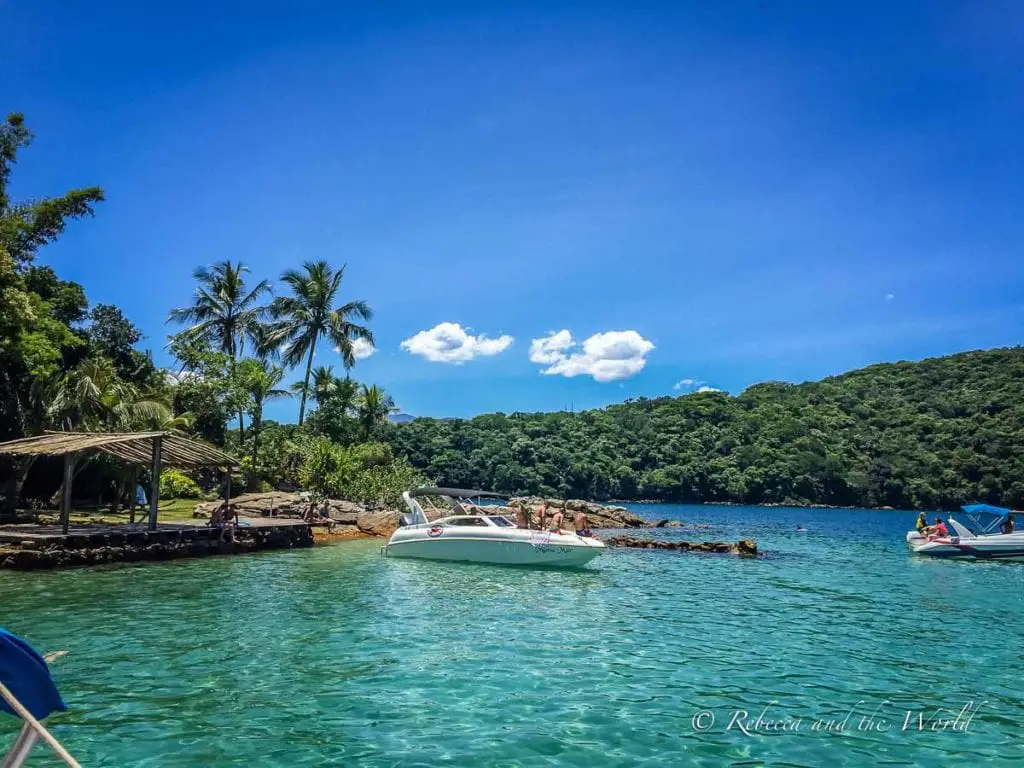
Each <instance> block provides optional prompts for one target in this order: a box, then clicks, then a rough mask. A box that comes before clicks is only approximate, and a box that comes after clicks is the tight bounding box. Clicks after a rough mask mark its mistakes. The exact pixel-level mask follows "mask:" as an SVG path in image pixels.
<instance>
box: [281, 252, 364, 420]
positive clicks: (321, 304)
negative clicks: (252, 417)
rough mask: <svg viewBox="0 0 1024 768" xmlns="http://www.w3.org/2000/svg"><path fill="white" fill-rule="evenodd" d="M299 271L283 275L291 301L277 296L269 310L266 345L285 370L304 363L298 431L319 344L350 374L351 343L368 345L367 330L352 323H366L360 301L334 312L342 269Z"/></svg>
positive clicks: (313, 265)
mask: <svg viewBox="0 0 1024 768" xmlns="http://www.w3.org/2000/svg"><path fill="white" fill-rule="evenodd" d="M302 268H303V271H302V272H299V271H297V270H288V271H287V272H285V273H284V274H283V275H282V276H281V281H282V282H283V283H284V284H285V285H286V286H287V288H288V290H289V291H290V292H291V295H290V296H278V297H277V298H276V299H274V302H273V304H271V313H272V314H273V316H274V319H275V320H276V322H275V324H274V326H273V330H272V332H271V334H270V343H271V344H272V345H273V346H275V347H278V348H279V349H280V350H281V359H282V360H283V361H284V364H285V365H287V366H288V367H289V368H294V367H295V366H297V365H298V364H299V363H301V362H302V360H303V358H306V375H305V376H304V377H303V380H302V389H301V390H300V393H301V401H300V403H299V426H301V425H302V421H303V419H304V418H305V416H306V399H307V398H308V397H309V395H310V394H311V391H310V387H309V378H310V375H311V373H312V370H313V355H314V354H315V353H316V345H317V342H318V341H319V340H320V338H321V337H325V336H326V337H327V338H328V339H329V340H330V341H331V342H332V343H333V344H334V345H335V346H337V347H338V351H339V352H341V359H342V362H343V363H344V365H345V368H351V367H352V366H353V365H355V362H356V360H355V354H354V351H353V348H352V342H354V341H356V340H357V339H363V340H364V341H368V342H370V343H371V344H372V343H373V334H372V333H371V332H370V329H369V328H367V327H366V326H364V325H359V324H358V323H356V322H354V320H363V321H368V320H370V319H371V318H372V317H373V312H372V311H371V310H370V307H369V305H368V304H367V303H366V302H365V301H350V302H348V303H347V304H341V305H340V306H335V302H336V301H337V299H338V291H339V289H340V288H341V279H342V277H343V276H344V274H345V267H344V266H343V267H342V268H341V269H338V270H335V269H333V268H332V267H331V266H330V265H329V264H328V263H327V262H326V261H315V262H313V261H311V262H306V263H305V264H303V265H302Z"/></svg>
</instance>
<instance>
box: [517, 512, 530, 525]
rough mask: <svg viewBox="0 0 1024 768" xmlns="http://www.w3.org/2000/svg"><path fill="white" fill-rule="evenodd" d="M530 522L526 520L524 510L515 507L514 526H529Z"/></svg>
mask: <svg viewBox="0 0 1024 768" xmlns="http://www.w3.org/2000/svg"><path fill="white" fill-rule="evenodd" d="M529 527H530V524H529V522H527V520H526V510H525V509H523V508H522V507H516V528H529Z"/></svg>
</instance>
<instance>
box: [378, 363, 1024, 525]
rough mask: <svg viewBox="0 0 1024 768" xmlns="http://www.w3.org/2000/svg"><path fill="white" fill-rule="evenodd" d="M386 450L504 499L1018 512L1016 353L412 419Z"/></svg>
mask: <svg viewBox="0 0 1024 768" xmlns="http://www.w3.org/2000/svg"><path fill="white" fill-rule="evenodd" d="M390 434H391V438H390V439H391V441H392V442H393V444H394V445H395V447H396V449H397V450H398V451H399V452H402V453H405V454H406V455H407V456H408V457H409V459H410V461H411V462H412V464H413V465H414V466H416V467H418V468H420V469H422V470H423V471H424V472H425V473H426V474H427V475H428V476H429V477H432V478H433V479H434V480H436V481H437V482H438V483H441V484H446V485H454V486H462V487H482V488H489V489H494V490H498V491H503V492H507V493H542V494H556V495H561V496H573V497H577V496H578V497H586V498H593V499H607V498H618V499H659V500H665V501H678V502H715V501H730V502H743V503H749V504H760V503H787V502H789V503H800V504H808V503H817V504H832V505H850V506H865V507H878V506H891V507H900V508H927V509H932V508H951V507H954V506H956V505H959V504H962V503H965V502H970V501H986V502H989V503H995V504H1003V505H1013V506H1017V507H1021V506H1024V348H1022V347H1014V348H1012V349H995V350H991V351H983V352H967V353H963V354H958V355H952V356H949V357H942V358H934V359H930V360H924V361H922V362H919V363H894V364H882V365H873V366H871V367H869V368H864V369H861V370H857V371H852V372H850V373H846V374H844V375H842V376H836V377H832V378H828V379H825V380H823V381H819V382H810V383H806V384H799V385H791V384H783V383H764V384H757V385H755V386H752V387H750V388H749V389H747V390H746V391H745V392H743V393H742V394H741V395H739V396H737V397H731V396H729V395H726V394H722V393H702V394H691V395H685V396H682V397H663V398H658V399H656V400H647V399H640V400H636V401H629V402H626V403H623V404H621V405H614V406H611V407H609V408H605V409H601V410H593V411H585V412H582V413H576V414H570V413H564V412H562V413H537V414H526V413H514V414H511V415H508V416H506V415H504V414H490V415H486V416H478V417H476V418H474V419H470V420H438V419H429V418H420V419H416V420H415V421H412V422H410V423H408V424H400V425H394V426H393V427H391V429H390Z"/></svg>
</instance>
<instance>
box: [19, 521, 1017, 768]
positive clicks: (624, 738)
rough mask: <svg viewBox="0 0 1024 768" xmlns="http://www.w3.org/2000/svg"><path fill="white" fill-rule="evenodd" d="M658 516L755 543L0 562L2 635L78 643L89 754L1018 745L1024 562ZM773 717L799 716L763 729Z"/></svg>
mask: <svg viewBox="0 0 1024 768" xmlns="http://www.w3.org/2000/svg"><path fill="white" fill-rule="evenodd" d="M652 516H658V517H676V518H680V519H684V520H688V521H698V522H706V523H710V524H712V525H713V526H715V529H714V530H713V531H711V532H710V536H712V537H714V538H726V539H734V538H739V537H740V536H752V537H754V538H757V539H758V540H759V543H760V544H761V546H762V548H763V549H766V550H768V551H769V556H768V557H765V558H762V559H758V560H740V559H736V558H732V557H718V556H703V555H680V554H673V553H664V552H650V551H645V550H614V551H610V552H609V553H608V554H607V555H606V556H604V557H603V558H601V559H600V560H598V561H597V562H596V563H595V565H594V566H593V567H591V568H588V569H585V570H579V571H564V572H559V571H548V570H529V569H505V568H493V567H487V566H474V565H458V564H442V563H429V562H417V561H408V560H406V561H403V560H393V559H391V560H388V559H384V558H382V557H380V555H379V552H378V549H379V543H377V542H367V541H356V542H345V543H341V544H338V545H334V546H330V547H323V548H318V549H315V550H312V551H293V552H280V553H264V554H259V555H251V556H245V557H238V558H213V559H207V560H193V561H180V562H172V563H166V564H158V565H144V566H126V567H120V568H110V569H95V570H77V571H65V572H55V573H33V574H20V573H19V574H16V573H10V572H7V573H0V624H2V625H5V626H7V627H8V628H9V629H11V630H12V631H15V632H18V633H20V634H23V635H25V636H26V637H28V638H29V639H31V640H32V641H33V642H34V643H35V644H36V645H37V646H38V647H40V648H43V649H45V650H55V649H64V650H68V651H69V652H70V653H69V655H68V656H66V657H64V658H62V659H60V660H59V661H57V662H56V663H55V665H54V669H55V674H56V676H57V679H58V681H59V683H60V685H61V687H62V690H63V691H64V693H65V696H66V698H67V700H68V704H69V706H70V707H71V712H69V713H67V714H64V715H59V716H55V717H54V718H53V719H52V722H53V724H54V727H55V730H56V732H57V733H58V735H59V737H60V738H62V739H63V740H64V741H65V742H66V743H67V744H68V746H69V747H70V748H71V750H72V752H73V753H75V754H76V755H78V756H80V759H81V760H82V762H83V764H85V765H90V766H99V765H105V766H127V765H138V766H145V765H153V766H210V765H252V764H258V765H300V766H301V765H330V764H336V765H353V764H361V765H380V766H391V765H403V766H404V765H424V766H434V765H438V764H442V763H452V764H458V765H486V766H491V765H493V766H513V765H528V766H544V765H560V766H561V765H568V766H575V765H579V766H588V768H592V767H593V766H596V765H600V766H616V765H622V766H626V765H634V764H638V763H643V764H645V765H655V766H656V765H665V766H675V765H707V766H720V765H787V766H815V767H817V766H823V765H829V766H832V765H837V766H844V765H850V766H853V765H886V764H888V765H920V766H944V765H949V764H951V763H960V764H981V763H982V762H985V763H986V764H990V765H993V764H994V765H999V764H1002V765H1019V764H1020V761H1021V759H1022V758H1024V751H1022V747H1021V739H1020V736H1021V729H1020V723H1021V722H1022V719H1024V704H1022V702H1021V698H1020V687H1019V686H1020V680H1021V676H1020V674H1019V670H1020V662H1019V658H1018V654H1019V641H1020V637H1021V635H1022V633H1024V632H1022V631H1024V611H1022V610H1021V608H1022V602H1021V601H1022V595H1024V589H1022V587H1024V567H1021V566H1017V565H1014V564H1009V563H1002V564H970V563H948V562H931V561H922V560H920V559H915V558H911V557H910V556H908V554H907V553H906V551H905V549H904V545H903V539H902V536H903V532H904V531H905V530H906V529H907V528H908V527H909V526H910V525H911V524H912V522H913V515H911V514H909V513H885V512H857V511H837V510H828V511H821V510H784V509H772V510H762V509H752V508H739V507H727V508H713V507H704V508H688V507H669V506H661V507H658V508H657V510H656V511H653V512H652ZM798 526H802V527H806V528H807V529H808V531H807V532H806V533H797V532H796V528H797V527H798ZM701 533H705V532H703V531H702V532H701ZM660 535H670V534H668V533H665V532H662V533H661V534H660ZM689 535H690V536H694V534H692V533H691V534H689ZM968 702H974V703H975V704H976V705H977V704H980V703H981V702H987V703H985V704H983V705H981V709H980V711H979V712H978V713H977V714H976V715H975V717H974V719H973V720H972V721H971V722H970V724H969V726H968V727H967V730H966V732H962V731H957V732H952V731H947V732H928V731H925V732H920V731H918V730H903V726H904V721H905V719H906V717H907V715H906V713H907V712H908V711H911V712H913V713H914V715H913V717H912V718H911V724H912V726H913V728H916V727H917V725H918V720H917V719H916V718H917V713H918V712H922V713H923V717H924V718H925V720H926V721H927V720H928V719H929V718H934V714H935V710H936V709H937V708H947V709H951V710H956V711H959V710H960V709H961V708H962V707H963V706H964V705H966V704H967V703H968ZM743 711H746V712H747V713H749V716H748V717H746V718H744V717H742V715H737V713H738V712H743ZM700 713H705V714H703V715H701V714H700ZM762 713H763V717H762V723H761V725H760V726H758V724H757V722H756V719H757V717H758V715H761V714H762ZM851 713H852V714H851ZM872 713H874V715H873V716H872ZM698 716H699V717H698ZM711 716H713V718H714V723H713V724H712V723H711ZM695 717H698V719H697V720H695ZM785 718H790V719H791V721H793V720H795V719H797V718H799V719H800V722H799V723H798V724H796V726H795V727H796V730H795V731H789V732H779V733H765V732H764V727H765V723H766V722H767V721H779V720H783V719H785ZM844 718H845V728H844V730H843V731H842V732H825V731H824V730H820V728H823V727H825V723H827V722H829V721H831V723H832V727H833V728H838V726H839V724H840V723H842V722H843V721H844ZM866 718H870V719H866ZM733 720H737V721H738V722H737V723H733V727H732V728H731V729H730V728H729V727H728V726H729V724H730V721H733ZM815 721H821V722H820V723H819V725H818V726H817V727H818V728H819V729H815ZM695 723H696V726H697V727H695ZM740 724H743V725H744V727H745V728H746V729H747V730H748V731H750V732H752V735H747V733H744V732H743V729H741V728H740ZM790 725H791V727H793V724H792V722H791V724H790ZM869 726H870V727H869ZM14 727H15V726H14V724H13V723H12V722H11V721H9V720H8V721H6V722H2V723H0V741H4V742H6V741H8V740H9V738H10V736H11V735H12V734H13V731H14ZM758 728H760V729H761V731H762V733H761V735H757V733H756V731H757V730H758Z"/></svg>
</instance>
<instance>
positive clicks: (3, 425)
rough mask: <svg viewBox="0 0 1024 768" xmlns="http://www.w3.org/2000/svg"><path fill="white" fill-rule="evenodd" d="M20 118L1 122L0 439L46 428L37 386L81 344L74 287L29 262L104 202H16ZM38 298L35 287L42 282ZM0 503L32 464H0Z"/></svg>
mask: <svg viewBox="0 0 1024 768" xmlns="http://www.w3.org/2000/svg"><path fill="white" fill-rule="evenodd" d="M32 138H33V137H32V134H31V132H30V131H29V130H28V127H27V126H26V125H25V121H24V118H23V117H22V115H20V114H17V113H14V114H10V115H8V116H7V119H6V120H5V121H4V122H3V123H0V440H8V439H12V438H17V437H23V436H25V435H32V434H37V433H38V431H40V430H42V429H44V428H46V426H48V424H47V423H46V418H45V413H46V408H45V404H44V403H42V402H40V400H39V397H40V395H41V394H43V392H44V389H45V387H44V386H43V384H44V383H45V382H48V381H50V380H51V379H52V378H53V377H55V376H58V375H59V374H60V373H61V372H62V371H63V370H64V369H65V367H66V366H67V365H68V364H69V362H73V360H74V355H75V354H77V353H78V351H79V350H80V349H81V347H82V346H83V344H82V340H81V337H80V336H79V335H78V334H77V333H75V331H74V329H73V328H71V327H70V324H71V323H73V322H76V321H77V320H78V319H80V318H81V316H83V315H84V312H85V307H86V304H85V295H84V293H83V292H82V290H81V287H80V286H78V285H77V284H75V283H70V282H67V281H60V280H57V279H56V276H55V275H54V274H53V271H52V270H48V269H47V268H36V267H34V266H33V264H32V261H33V259H34V258H35V255H36V252H37V251H38V250H39V248H41V247H42V246H44V245H46V244H48V243H51V242H53V241H54V240H56V239H57V238H58V237H59V236H60V235H61V233H62V232H63V231H64V229H65V228H66V226H67V224H68V222H70V221H71V220H73V219H78V218H82V217H84V216H91V215H92V214H93V211H94V206H95V204H96V203H98V202H100V201H102V200H103V191H102V190H101V189H100V188H99V187H84V188H80V189H74V190H71V191H70V192H67V193H65V194H64V195H62V196H60V197H43V198H36V199H34V200H28V201H20V202H16V201H13V200H12V199H11V196H10V194H9V191H8V184H9V181H10V177H11V172H12V170H13V167H14V164H15V163H16V162H17V160H18V155H19V152H20V150H22V149H24V148H25V147H27V146H28V145H29V144H30V143H31V141H32ZM50 276H53V280H52V281H49V283H50V285H49V286H48V287H50V288H52V289H53V292H52V294H51V295H50V296H43V295H41V294H40V293H38V292H37V291H36V290H35V288H38V287H40V286H42V287H47V286H46V285H44V284H45V283H47V282H48V279H49V278H50ZM2 461H3V462H4V464H5V465H6V466H5V467H4V466H0V475H3V476H4V478H5V482H4V485H3V489H2V490H3V494H4V504H3V507H2V509H0V517H6V516H9V515H12V514H13V512H14V509H15V508H16V506H17V502H18V499H19V497H20V494H21V488H22V486H23V484H24V481H25V477H26V475H27V473H28V470H29V468H30V466H31V460H28V459H20V460H10V459H5V460H2Z"/></svg>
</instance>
